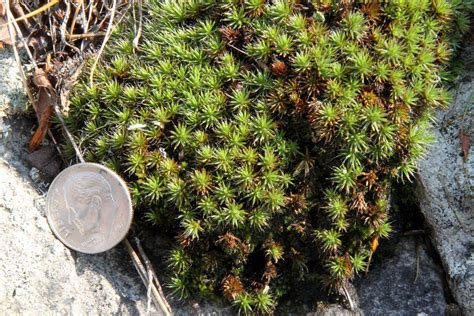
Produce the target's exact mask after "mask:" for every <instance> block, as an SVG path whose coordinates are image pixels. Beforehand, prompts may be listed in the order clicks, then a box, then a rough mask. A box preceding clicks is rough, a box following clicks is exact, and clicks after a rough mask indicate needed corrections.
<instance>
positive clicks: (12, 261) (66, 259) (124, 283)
mask: <svg viewBox="0 0 474 316" xmlns="http://www.w3.org/2000/svg"><path fill="white" fill-rule="evenodd" d="M0 179H2V185H1V186H0V223H1V224H0V236H2V242H1V243H0V253H1V254H2V256H0V314H4V313H5V314H8V315H12V314H13V315H15V314H21V315H23V314H28V315H30V314H33V313H39V314H48V315H49V314H58V315H59V314H61V315H64V314H72V315H86V314H104V315H110V314H117V313H119V314H125V315H135V314H139V313H144V311H145V310H146V303H145V302H146V298H145V297H144V288H143V285H142V284H141V283H140V280H138V278H137V276H136V272H135V271H134V270H133V267H132V265H131V262H130V261H129V260H128V258H127V254H126V253H125V252H124V250H122V249H121V248H117V249H114V250H112V251H109V252H106V253H104V254H100V255H94V256H91V255H82V254H75V253H73V252H71V251H70V250H69V249H67V248H66V247H64V246H63V244H62V243H61V242H59V241H58V240H57V239H56V238H55V237H54V236H53V235H52V233H51V231H50V229H49V226H48V223H47V220H46V218H45V212H44V199H43V197H42V196H40V195H38V193H37V192H36V191H35V190H34V188H32V187H31V185H30V184H29V183H27V182H25V181H24V180H23V179H22V176H21V175H19V174H18V173H17V171H16V170H15V169H14V168H12V167H11V166H9V165H7V164H6V163H5V162H0Z"/></svg>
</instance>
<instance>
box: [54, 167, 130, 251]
mask: <svg viewBox="0 0 474 316" xmlns="http://www.w3.org/2000/svg"><path fill="white" fill-rule="evenodd" d="M46 207H47V217H48V222H49V225H50V227H51V229H52V231H53V232H54V234H55V235H56V237H58V239H59V240H61V241H62V242H63V243H64V244H65V245H66V246H68V247H69V248H72V249H74V250H77V251H79V252H84V253H99V252H103V251H106V250H109V249H110V248H113V247H114V246H115V245H117V244H118V243H119V242H120V241H121V240H122V239H123V238H124V237H125V235H126V234H127V232H128V230H129V228H130V225H131V223H132V217H133V209H132V202H131V199H130V193H129V192H128V189H127V185H126V184H125V182H124V181H123V180H122V179H121V178H120V177H119V176H118V175H117V174H116V173H115V172H113V171H112V170H110V169H108V168H106V167H104V166H101V165H99V164H95V163H80V164H76V165H73V166H71V167H68V168H66V169H64V170H63V171H62V172H61V173H60V174H59V175H58V176H57V177H56V178H55V179H54V181H53V183H51V186H50V187H49V191H48V196H47V199H46Z"/></svg>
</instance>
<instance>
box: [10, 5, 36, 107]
mask: <svg viewBox="0 0 474 316" xmlns="http://www.w3.org/2000/svg"><path fill="white" fill-rule="evenodd" d="M9 4H10V1H7V10H10V6H9ZM12 28H13V26H12V25H11V24H10V23H8V32H9V33H10V38H11V41H12V44H13V45H12V47H13V54H14V55H15V61H16V63H17V65H18V72H19V73H20V78H21V82H22V83H23V87H24V88H25V90H26V94H27V95H28V99H29V100H30V103H31V104H33V100H34V99H33V94H32V93H31V91H30V89H29V87H28V82H27V80H26V76H25V72H24V71H23V65H22V64H21V59H20V55H19V54H18V49H17V48H16V41H15V34H14V33H13V29H12Z"/></svg>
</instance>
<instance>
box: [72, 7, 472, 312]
mask: <svg viewBox="0 0 474 316" xmlns="http://www.w3.org/2000/svg"><path fill="white" fill-rule="evenodd" d="M463 9H464V4H463V3H462V2H459V1H442V0H437V1H431V0H429V1H428V0H416V1H413V0H407V1H389V2H388V3H386V4H378V3H368V4H360V5H359V4H357V5H356V4H353V3H352V2H350V1H344V2H341V3H339V2H332V1H312V2H310V1H282V0H275V1H268V2H267V1H263V0H247V1H237V0H235V1H232V0H228V1H213V0H190V1H171V0H169V1H157V0H155V1H150V2H149V3H148V4H147V8H146V10H145V11H146V12H147V13H146V15H145V17H144V29H143V35H142V41H141V43H140V45H139V46H138V48H136V49H134V47H133V45H132V40H133V32H132V30H133V27H132V26H133V25H132V22H123V23H122V24H121V25H120V26H119V28H118V29H117V30H116V31H115V34H114V37H113V39H112V41H111V43H109V49H108V52H107V53H106V54H105V56H104V62H103V63H102V66H100V67H99V69H97V71H96V76H95V79H94V80H95V81H94V86H92V87H89V86H88V85H87V84H86V83H84V84H79V85H78V86H77V87H76V89H75V93H74V96H73V97H72V100H71V101H72V102H71V103H72V108H71V113H70V117H69V120H68V121H69V125H70V127H71V129H72V130H74V132H75V134H76V135H77V137H78V139H79V143H80V144H81V146H82V148H83V150H84V152H85V156H86V159H87V160H91V161H99V162H102V163H104V164H106V165H107V166H109V167H111V168H113V169H115V170H116V171H117V172H119V173H120V174H121V175H122V176H123V177H124V178H126V179H127V180H128V182H129V184H130V188H131V192H132V195H133V198H134V202H135V207H136V209H137V211H138V212H137V213H138V217H139V218H138V220H137V226H138V227H137V229H139V230H142V229H148V231H149V232H150V231H151V232H155V233H156V234H162V235H167V236H170V237H173V238H174V239H173V240H174V246H173V249H170V252H169V256H168V263H169V285H170V287H171V289H172V290H173V291H174V292H175V293H176V294H178V295H179V296H180V297H187V296H188V295H191V294H196V293H197V294H200V295H201V296H205V297H216V295H217V296H219V294H220V293H221V294H223V295H224V296H225V297H226V298H227V299H228V300H230V301H231V302H233V303H234V304H235V305H236V306H237V308H238V309H239V310H240V311H241V312H243V313H250V312H255V313H268V312H271V311H272V310H273V308H274V307H275V305H276V302H277V300H278V299H279V297H281V296H282V295H283V294H285V293H286V292H287V291H288V289H289V286H290V285H291V284H292V283H293V281H295V280H297V281H299V280H304V279H308V278H313V279H316V280H319V281H320V284H321V285H323V286H328V287H330V288H333V289H336V290H340V289H341V288H342V287H343V286H344V284H345V282H347V281H348V280H350V279H351V278H352V277H353V276H354V274H356V273H358V272H360V271H363V270H365V269H366V267H367V265H368V260H369V259H368V258H369V257H370V255H371V253H372V252H373V251H375V249H376V248H377V244H378V239H379V238H380V237H386V236H388V234H389V233H390V230H391V228H390V223H389V218H388V210H387V194H388V193H387V192H388V188H389V184H390V181H392V180H393V179H408V178H410V177H411V176H412V175H413V173H414V172H415V166H416V161H417V160H418V159H419V158H420V157H421V156H422V154H423V152H424V150H425V147H426V144H427V143H428V142H429V140H430V137H429V134H428V133H427V125H428V122H429V120H430V118H431V114H432V110H433V109H434V108H437V107H441V106H443V105H445V104H446V103H447V100H448V98H449V95H448V93H447V91H446V90H445V89H444V88H443V81H444V80H445V79H446V78H449V73H448V72H447V71H446V70H445V68H444V66H443V64H444V63H445V62H446V61H448V60H449V58H450V54H451V51H452V50H453V49H454V48H455V44H456V42H457V40H458V37H459V36H458V35H457V34H459V33H460V31H462V30H463V29H465V28H466V25H467V18H466V17H465V16H464V15H462V13H461V11H462V10H463ZM455 22H456V23H455ZM453 34H455V36H454V35H453ZM448 36H450V37H448ZM150 227H152V228H150Z"/></svg>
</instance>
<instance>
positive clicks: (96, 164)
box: [46, 162, 134, 254]
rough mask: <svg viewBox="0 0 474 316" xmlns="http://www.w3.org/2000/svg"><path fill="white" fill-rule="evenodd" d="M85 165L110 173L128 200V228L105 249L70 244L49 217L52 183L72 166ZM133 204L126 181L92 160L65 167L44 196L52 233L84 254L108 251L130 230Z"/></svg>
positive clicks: (55, 179)
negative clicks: (94, 249) (82, 247)
mask: <svg viewBox="0 0 474 316" xmlns="http://www.w3.org/2000/svg"><path fill="white" fill-rule="evenodd" d="M87 166H91V167H97V168H99V169H102V170H104V171H106V172H107V174H109V175H111V176H112V178H114V179H115V180H117V181H118V182H119V183H120V184H121V185H123V187H124V189H125V193H126V199H127V202H128V209H129V212H128V221H127V225H126V226H127V227H128V228H129V229H127V230H126V231H124V233H123V234H122V235H118V236H119V237H120V238H117V239H118V241H117V242H116V243H114V244H113V245H111V246H110V247H108V248H106V249H103V250H100V251H84V250H83V249H78V248H77V247H75V246H74V245H71V243H69V242H68V241H67V240H66V239H64V238H63V237H62V236H61V234H59V232H58V231H57V229H56V227H55V225H54V221H53V220H52V219H51V207H50V200H49V197H50V191H51V189H52V188H54V184H55V183H56V182H58V181H59V180H58V179H60V178H61V176H62V175H64V174H65V173H66V172H67V171H70V170H71V169H74V168H81V167H87ZM133 215H134V214H133V204H132V199H131V196H130V191H129V190H128V185H127V183H126V182H125V180H124V179H122V178H121V177H120V176H119V175H118V174H117V173H116V172H115V171H113V170H112V169H110V168H107V167H105V166H103V165H101V164H98V163H94V162H82V163H77V164H74V165H72V166H69V167H67V168H65V169H63V170H62V171H61V172H60V173H59V174H58V175H57V176H56V177H55V178H54V180H53V182H51V184H50V186H49V188H48V195H47V196H46V218H47V219H48V224H49V227H50V228H51V230H52V231H53V233H54V235H55V236H56V238H57V239H59V240H60V241H61V242H62V243H63V244H64V245H65V246H66V247H68V248H70V249H72V250H75V251H77V252H80V253H85V254H97V253H102V252H105V251H108V250H110V249H112V248H114V247H115V246H117V245H118V244H119V243H120V242H121V241H122V240H123V239H124V238H125V236H127V234H128V232H129V231H130V227H131V224H132V220H133Z"/></svg>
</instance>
